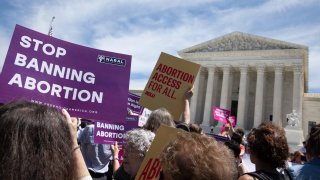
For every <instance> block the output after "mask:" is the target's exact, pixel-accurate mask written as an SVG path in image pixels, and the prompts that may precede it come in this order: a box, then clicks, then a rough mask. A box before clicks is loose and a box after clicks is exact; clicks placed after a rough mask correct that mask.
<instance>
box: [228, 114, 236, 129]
mask: <svg viewBox="0 0 320 180" xmlns="http://www.w3.org/2000/svg"><path fill="white" fill-rule="evenodd" d="M229 121H230V122H231V124H232V126H233V127H234V126H236V125H237V119H236V117H235V116H229Z"/></svg>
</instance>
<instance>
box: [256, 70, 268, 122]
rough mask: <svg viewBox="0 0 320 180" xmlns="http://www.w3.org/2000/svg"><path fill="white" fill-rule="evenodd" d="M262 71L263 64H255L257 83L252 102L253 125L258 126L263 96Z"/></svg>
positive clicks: (260, 119) (260, 118) (260, 120)
mask: <svg viewBox="0 0 320 180" xmlns="http://www.w3.org/2000/svg"><path fill="white" fill-rule="evenodd" d="M264 71H265V65H264V64H258V65H257V84H256V98H255V104H254V123H253V126H254V127H258V126H259V125H260V124H261V122H262V117H263V116H262V113H263V103H264V102H263V96H264V92H263V90H264V79H265V77H264Z"/></svg>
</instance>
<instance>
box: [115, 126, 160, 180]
mask: <svg viewBox="0 0 320 180" xmlns="http://www.w3.org/2000/svg"><path fill="white" fill-rule="evenodd" d="M154 136H155V134H154V133H153V132H151V131H148V130H145V129H133V130H130V131H128V132H126V134H125V136H124V139H125V146H124V153H123V163H122V165H121V166H120V167H119V162H118V160H119V159H118V158H119V147H118V144H117V143H115V144H114V145H113V146H111V149H112V155H113V159H114V161H115V162H114V179H115V180H119V179H133V178H134V177H135V176H136V174H137V173H138V170H139V168H140V165H141V163H142V161H143V158H144V157H145V155H146V154H147V152H148V150H149V148H150V146H151V143H152V141H153V139H154ZM127 174H128V175H129V176H127Z"/></svg>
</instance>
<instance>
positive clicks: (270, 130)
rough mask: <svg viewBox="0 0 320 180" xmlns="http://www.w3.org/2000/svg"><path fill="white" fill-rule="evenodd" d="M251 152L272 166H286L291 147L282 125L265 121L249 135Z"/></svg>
mask: <svg viewBox="0 0 320 180" xmlns="http://www.w3.org/2000/svg"><path fill="white" fill-rule="evenodd" d="M248 145H249V149H250V152H253V153H254V155H255V156H256V157H257V158H258V159H259V160H260V161H263V162H265V163H267V164H269V165H270V166H271V167H274V168H282V167H285V163H286V160H287V159H288V157H289V147H288V143H287V139H286V137H285V131H284V130H283V128H282V127H279V126H276V125H274V124H272V123H269V122H264V123H262V124H260V125H259V127H258V128H256V129H253V130H252V131H251V132H250V133H249V135H248Z"/></svg>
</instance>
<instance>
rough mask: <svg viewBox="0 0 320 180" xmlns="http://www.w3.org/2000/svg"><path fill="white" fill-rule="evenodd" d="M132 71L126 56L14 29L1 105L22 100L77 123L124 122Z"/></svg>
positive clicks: (1, 78)
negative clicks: (62, 112) (61, 111)
mask: <svg viewBox="0 0 320 180" xmlns="http://www.w3.org/2000/svg"><path fill="white" fill-rule="evenodd" d="M130 67H131V56H130V55H125V54H119V53H114V52H108V51H102V50H97V49H93V48H88V47H84V46H80V45H77V44H73V43H69V42H66V41H63V40H59V39H56V38H54V37H50V36H47V35H45V34H41V33H38V32H36V31H33V30H30V29H27V28H25V27H22V26H19V25H16V27H15V31H14V33H13V36H12V39H11V43H10V47H9V50H8V53H7V56H6V60H5V63H4V66H3V70H2V73H1V76H0V92H1V93H0V102H7V101H11V100H14V99H26V100H30V101H33V102H36V103H39V104H46V105H49V106H52V107H56V108H59V109H60V108H65V109H67V110H68V111H69V113H70V114H71V115H72V116H76V117H82V118H86V119H100V120H102V121H112V122H124V120H125V117H126V114H127V109H126V108H127V101H128V89H129V78H130Z"/></svg>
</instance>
